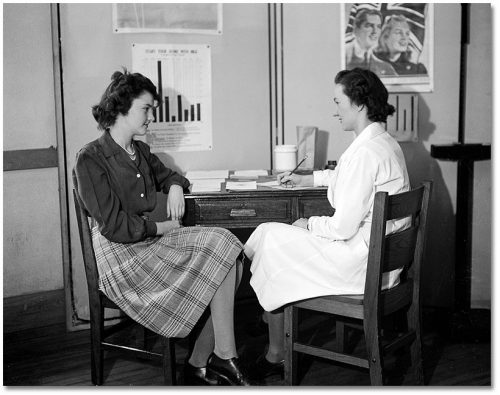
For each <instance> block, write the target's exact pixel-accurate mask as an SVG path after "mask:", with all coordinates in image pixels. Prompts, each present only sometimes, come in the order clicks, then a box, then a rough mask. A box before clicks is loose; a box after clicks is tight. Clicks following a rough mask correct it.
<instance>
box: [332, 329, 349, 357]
mask: <svg viewBox="0 0 500 395" xmlns="http://www.w3.org/2000/svg"><path fill="white" fill-rule="evenodd" d="M346 335H347V332H346V327H345V323H344V322H342V321H336V322H335V340H336V345H337V352H340V353H343V352H345V344H346V340H347V337H346Z"/></svg>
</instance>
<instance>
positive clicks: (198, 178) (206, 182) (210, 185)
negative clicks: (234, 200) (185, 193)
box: [186, 170, 229, 193]
mask: <svg viewBox="0 0 500 395" xmlns="http://www.w3.org/2000/svg"><path fill="white" fill-rule="evenodd" d="M228 175H229V170H192V171H188V172H187V173H186V178H187V179H188V180H189V181H190V182H191V184H192V186H191V193H196V192H220V190H221V184H222V183H223V182H224V181H226V178H227V177H228Z"/></svg>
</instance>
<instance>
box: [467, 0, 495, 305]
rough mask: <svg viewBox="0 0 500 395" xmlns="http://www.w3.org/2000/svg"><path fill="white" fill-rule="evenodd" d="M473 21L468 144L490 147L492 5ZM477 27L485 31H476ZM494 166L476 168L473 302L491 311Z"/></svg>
mask: <svg viewBox="0 0 500 395" xmlns="http://www.w3.org/2000/svg"><path fill="white" fill-rule="evenodd" d="M470 17H471V20H470V22H471V26H472V32H471V36H470V45H469V46H468V64H467V85H468V89H467V100H466V106H467V114H466V117H465V142H466V143H484V144H491V143H492V130H493V129H492V127H493V124H492V103H493V97H492V81H491V76H492V75H493V64H492V60H491V59H492V58H491V55H492V34H491V32H492V20H491V19H492V18H491V5H490V4H473V5H472V7H471V15H470ZM477 26H481V27H483V28H482V29H477V28H476V27H477ZM485 76H486V78H485ZM488 76H489V78H488ZM469 87H470V88H469ZM491 163H492V162H491V161H481V162H476V163H475V165H474V206H473V213H472V290H471V299H472V307H478V308H491V264H492V258H491V235H492V225H491V218H492V210H491V206H492V204H491V198H492V189H491V185H492V182H491Z"/></svg>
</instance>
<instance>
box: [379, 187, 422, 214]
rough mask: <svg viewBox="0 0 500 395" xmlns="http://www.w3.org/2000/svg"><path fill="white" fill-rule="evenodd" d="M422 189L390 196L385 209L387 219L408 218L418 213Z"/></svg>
mask: <svg viewBox="0 0 500 395" xmlns="http://www.w3.org/2000/svg"><path fill="white" fill-rule="evenodd" d="M423 191H424V187H423V186H421V187H419V188H415V189H413V190H411V191H408V192H403V193H400V194H397V195H391V197H390V199H389V206H388V208H387V219H388V220H391V219H398V218H404V217H408V216H410V215H412V214H416V213H418V212H420V208H421V206H422V199H423Z"/></svg>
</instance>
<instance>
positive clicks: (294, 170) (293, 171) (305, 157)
mask: <svg viewBox="0 0 500 395" xmlns="http://www.w3.org/2000/svg"><path fill="white" fill-rule="evenodd" d="M306 159H307V155H306V156H304V159H302V160H301V161H300V162H299V164H298V165H297V166H295V169H293V170H292V171H291V172H290V175H292V174H293V173H295V172H296V171H297V169H298V168H299V166H300V165H301V164H302V163H303V162H304V161H305V160H306ZM288 182H290V180H286V181H285V182H282V184H286V183H288Z"/></svg>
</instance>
